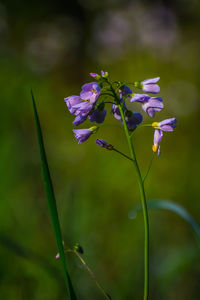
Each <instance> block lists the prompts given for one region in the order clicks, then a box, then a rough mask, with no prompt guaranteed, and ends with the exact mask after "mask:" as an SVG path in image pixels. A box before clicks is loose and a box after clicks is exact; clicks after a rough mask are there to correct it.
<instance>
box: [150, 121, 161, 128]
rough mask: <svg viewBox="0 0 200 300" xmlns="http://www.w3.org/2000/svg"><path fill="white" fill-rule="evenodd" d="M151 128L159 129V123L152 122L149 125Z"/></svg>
mask: <svg viewBox="0 0 200 300" xmlns="http://www.w3.org/2000/svg"><path fill="white" fill-rule="evenodd" d="M151 126H152V127H154V128H157V129H159V128H160V127H159V122H153V123H152V124H151Z"/></svg>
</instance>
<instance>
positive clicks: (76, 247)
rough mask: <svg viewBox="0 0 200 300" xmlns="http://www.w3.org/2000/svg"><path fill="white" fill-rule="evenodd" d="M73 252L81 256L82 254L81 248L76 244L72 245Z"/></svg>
mask: <svg viewBox="0 0 200 300" xmlns="http://www.w3.org/2000/svg"><path fill="white" fill-rule="evenodd" d="M74 251H76V252H78V253H79V254H83V253H84V251H83V248H82V247H81V245H80V244H78V243H77V244H76V245H74Z"/></svg>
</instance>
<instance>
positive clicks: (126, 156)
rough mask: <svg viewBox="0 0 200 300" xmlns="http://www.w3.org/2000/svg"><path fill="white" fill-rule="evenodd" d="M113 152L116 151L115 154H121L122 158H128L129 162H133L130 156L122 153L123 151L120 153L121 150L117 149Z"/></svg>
mask: <svg viewBox="0 0 200 300" xmlns="http://www.w3.org/2000/svg"><path fill="white" fill-rule="evenodd" d="M112 150H113V151H115V152H117V153H119V154H120V155H122V156H124V157H125V158H127V159H129V160H131V161H132V158H130V157H129V156H128V155H126V154H124V153H123V152H121V151H119V150H117V149H115V148H113V149H112Z"/></svg>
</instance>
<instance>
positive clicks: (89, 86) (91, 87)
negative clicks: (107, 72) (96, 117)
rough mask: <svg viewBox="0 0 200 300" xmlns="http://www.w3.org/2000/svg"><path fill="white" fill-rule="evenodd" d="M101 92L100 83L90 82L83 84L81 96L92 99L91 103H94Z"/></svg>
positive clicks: (84, 98)
mask: <svg viewBox="0 0 200 300" xmlns="http://www.w3.org/2000/svg"><path fill="white" fill-rule="evenodd" d="M100 92H101V88H100V86H99V85H98V83H96V82H90V83H86V84H84V85H83V86H82V91H81V93H80V96H81V98H82V99H83V100H90V102H91V103H94V102H96V100H97V98H98V97H99V94H100Z"/></svg>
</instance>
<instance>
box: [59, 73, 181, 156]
mask: <svg viewBox="0 0 200 300" xmlns="http://www.w3.org/2000/svg"><path fill="white" fill-rule="evenodd" d="M90 76H91V77H92V78H93V79H95V80H96V82H90V83H86V84H84V85H83V86H82V90H81V92H80V95H79V96H77V95H73V96H70V97H67V98H65V99H64V100H65V102H66V104H67V107H68V109H69V111H70V113H71V114H73V115H74V116H75V119H74V121H73V124H74V125H75V126H78V125H80V124H82V123H83V122H85V121H86V120H87V119H88V120H89V121H90V122H96V123H98V124H101V123H103V122H104V120H105V117H106V114H107V112H106V110H105V105H106V104H111V105H112V106H111V110H110V112H111V114H112V115H113V117H114V118H115V119H116V120H118V121H120V122H121V123H122V124H126V127H127V130H128V131H129V133H130V134H131V133H132V132H133V131H134V130H135V129H136V128H137V126H138V125H140V124H141V123H142V121H143V116H142V114H141V113H139V112H133V111H132V110H130V109H129V108H127V103H126V102H127V101H129V102H130V103H134V102H139V103H141V104H142V109H143V111H144V112H145V113H146V114H147V115H148V116H149V117H150V118H153V117H155V114H156V113H157V112H160V111H162V110H163V108H164V105H163V99H162V98H160V97H157V96H154V97H151V96H150V95H148V94H146V93H150V94H158V93H159V92H160V87H159V85H158V84H157V82H158V81H159V79H160V78H159V77H156V78H152V79H146V80H143V81H135V82H133V84H132V85H133V88H134V89H140V90H142V92H143V93H141V94H139V93H135V91H134V92H133V91H132V89H131V88H130V87H128V86H127V85H126V84H124V83H122V82H116V81H115V82H113V83H112V82H110V80H109V79H108V73H107V72H104V71H101V73H100V74H97V73H90ZM100 96H101V98H100ZM108 97H110V99H111V101H110V99H109V101H107V98H108ZM99 99H101V100H99ZM176 122H177V121H176V119H175V118H171V119H166V120H164V121H161V122H153V123H152V124H145V126H152V127H153V128H154V129H155V131H154V138H153V147H152V150H153V151H154V152H157V153H158V155H160V142H161V140H162V137H163V132H164V131H173V130H174V128H175V127H176ZM98 128H99V127H97V126H93V127H90V128H89V129H74V130H73V132H74V135H75V137H76V139H77V140H78V144H81V143H83V142H84V141H86V140H87V139H88V138H89V137H90V135H91V134H93V133H96V132H97V130H98ZM97 145H99V146H101V147H104V148H107V149H109V147H108V146H109V144H107V143H106V142H105V141H103V140H100V139H97Z"/></svg>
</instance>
